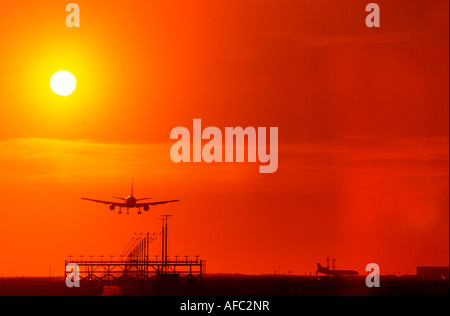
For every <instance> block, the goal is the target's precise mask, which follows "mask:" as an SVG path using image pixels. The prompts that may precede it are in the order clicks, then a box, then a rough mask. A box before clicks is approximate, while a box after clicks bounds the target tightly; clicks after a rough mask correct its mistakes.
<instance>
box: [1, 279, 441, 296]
mask: <svg viewBox="0 0 450 316" xmlns="http://www.w3.org/2000/svg"><path fill="white" fill-rule="evenodd" d="M100 295H123V296H129V295H138V296H399V295H402V296H404V295H412V296H418V295H427V296H435V295H436V296H448V295H449V282H448V280H445V281H444V280H442V281H431V280H420V279H418V278H417V277H415V276H406V277H393V276H392V277H390V276H386V277H381V287H380V288H370V289H369V288H367V287H366V285H365V277H362V276H360V277H347V278H345V277H344V278H337V279H333V278H330V277H320V278H317V277H305V276H243V275H208V276H206V277H204V278H203V280H193V279H190V280H180V281H176V280H175V281H174V280H173V279H171V280H169V281H167V280H163V279H158V280H153V281H152V282H140V281H128V282H126V283H120V282H113V283H106V282H89V283H87V282H84V283H83V282H82V283H81V287H80V288H67V287H66V285H65V282H64V280H63V279H62V278H53V279H51V280H49V279H48V278H3V279H0V296H100Z"/></svg>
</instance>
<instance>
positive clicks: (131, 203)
mask: <svg viewBox="0 0 450 316" xmlns="http://www.w3.org/2000/svg"><path fill="white" fill-rule="evenodd" d="M125 200H126V202H127V203H126V204H127V207H128V208H133V207H136V202H137V201H136V198H135V197H134V196H128V197H126V198H125Z"/></svg>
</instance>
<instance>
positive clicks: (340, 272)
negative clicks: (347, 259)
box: [317, 263, 359, 276]
mask: <svg viewBox="0 0 450 316" xmlns="http://www.w3.org/2000/svg"><path fill="white" fill-rule="evenodd" d="M319 273H322V274H326V275H335V276H343V275H357V274H359V273H358V271H354V270H330V269H329V268H324V267H322V266H321V265H320V263H317V274H319Z"/></svg>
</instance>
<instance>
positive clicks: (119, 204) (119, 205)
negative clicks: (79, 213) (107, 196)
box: [81, 198, 126, 207]
mask: <svg viewBox="0 0 450 316" xmlns="http://www.w3.org/2000/svg"><path fill="white" fill-rule="evenodd" d="M81 199H82V200H85V201H90V202H95V203H102V204H107V205H115V206H117V207H126V204H125V203H117V202H110V201H101V200H93V199H87V198H81Z"/></svg>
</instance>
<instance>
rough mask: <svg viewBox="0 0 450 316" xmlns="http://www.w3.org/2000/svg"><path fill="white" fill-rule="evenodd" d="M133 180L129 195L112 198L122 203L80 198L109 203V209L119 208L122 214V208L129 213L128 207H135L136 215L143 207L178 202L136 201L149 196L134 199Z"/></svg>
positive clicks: (145, 209) (146, 208)
mask: <svg viewBox="0 0 450 316" xmlns="http://www.w3.org/2000/svg"><path fill="white" fill-rule="evenodd" d="M133 191H134V180H133V181H132V183H131V194H130V195H129V196H127V197H126V198H120V197H115V196H113V198H115V199H119V200H123V201H124V202H123V203H119V202H111V201H101V200H94V199H88V198H81V199H82V200H86V201H91V202H95V203H102V204H106V205H109V209H110V210H111V211H114V210H115V209H116V207H118V208H119V214H122V208H126V209H127V214H130V208H137V209H138V210H139V211H138V215H141V214H142V213H141V208H143V209H144V211H146V212H147V211H148V210H150V206H155V205H163V204H166V203H173V202H179V201H180V200H170V201H159V202H144V203H138V202H140V201H144V200H149V199H151V198H144V199H136V198H135V197H134V193H133Z"/></svg>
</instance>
